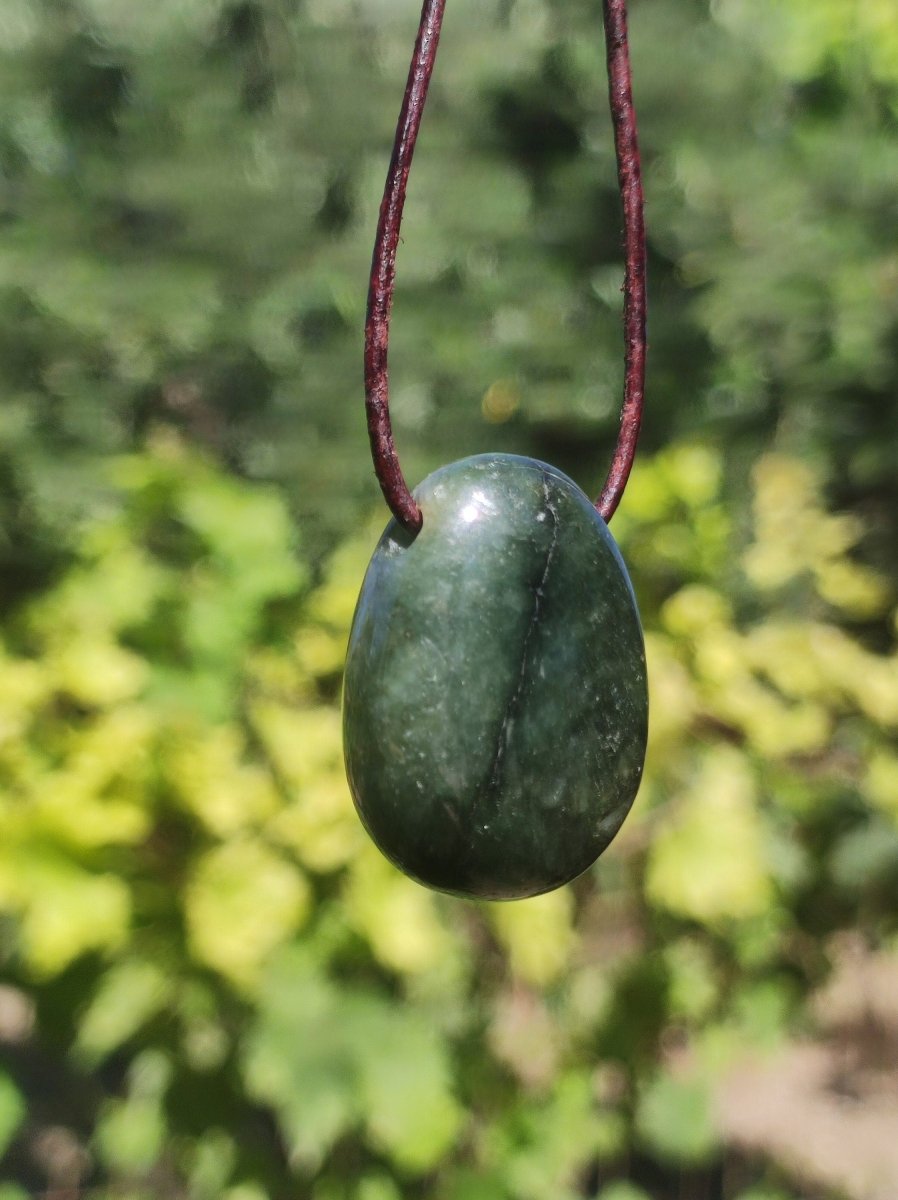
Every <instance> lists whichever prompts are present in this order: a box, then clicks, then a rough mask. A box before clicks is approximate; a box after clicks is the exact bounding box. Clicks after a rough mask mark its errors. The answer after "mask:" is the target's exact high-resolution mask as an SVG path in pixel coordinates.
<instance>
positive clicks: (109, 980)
mask: <svg viewBox="0 0 898 1200" xmlns="http://www.w3.org/2000/svg"><path fill="white" fill-rule="evenodd" d="M170 994H171V984H170V981H169V979H168V978H167V977H166V976H165V974H164V973H163V971H162V969H161V967H159V966H157V965H156V964H155V963H152V962H147V961H142V960H139V959H132V960H129V961H126V962H122V963H118V964H116V965H115V966H113V967H111V968H110V969H109V971H107V973H106V974H105V975H104V976H103V977H102V979H101V981H100V986H99V989H98V991H97V993H96V995H95V996H94V998H93V1000H92V1001H91V1003H90V1005H89V1007H88V1008H87V1011H86V1012H85V1013H84V1015H83V1016H82V1018H81V1021H80V1023H79V1026H78V1035H77V1038H76V1040H75V1051H76V1053H77V1054H79V1055H81V1056H82V1057H83V1058H84V1060H85V1062H87V1063H90V1064H96V1063H98V1062H100V1061H102V1060H103V1059H104V1058H105V1057H106V1056H107V1055H108V1054H110V1053H111V1052H112V1051H113V1050H117V1049H118V1047H119V1046H121V1045H122V1043H123V1042H126V1041H127V1040H128V1039H129V1038H130V1037H132V1036H133V1035H134V1034H135V1033H136V1032H137V1031H138V1030H139V1029H140V1027H141V1026H142V1025H143V1024H144V1023H145V1022H146V1021H147V1020H149V1018H150V1017H152V1016H154V1015H155V1014H156V1013H157V1012H159V1011H160V1009H162V1008H163V1007H164V1006H165V1004H166V1003H167V1001H168V999H169V996H170Z"/></svg>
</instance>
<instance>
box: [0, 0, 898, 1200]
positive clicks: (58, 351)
mask: <svg viewBox="0 0 898 1200" xmlns="http://www.w3.org/2000/svg"><path fill="white" fill-rule="evenodd" d="M418 7H419V5H418V2H417V0H243V2H238V0H155V2H154V3H152V4H144V5H141V4H133V3H129V2H128V0H0V225H2V227H0V388H2V402H0V481H2V482H0V566H2V579H3V587H2V594H0V611H2V620H3V626H2V642H0V658H2V662H0V963H2V968H0V970H2V984H0V1151H2V1152H3V1154H4V1157H3V1158H2V1161H0V1180H2V1182H0V1197H2V1200H23V1198H24V1197H26V1196H32V1195H42V1196H48V1197H54V1198H56V1200H74V1198H76V1197H80V1196H82V1195H89V1196H92V1197H96V1198H97V1200H101V1198H102V1200H107V1198H108V1200H156V1198H159V1200H163V1198H164V1200H168V1198H183V1200H218V1198H221V1200H287V1198H288V1197H289V1198H297V1197H298V1198H302V1200H306V1198H308V1200H423V1198H425V1197H426V1198H428V1200H429V1198H432V1200H575V1198H576V1197H584V1196H587V1197H600V1198H601V1200H821V1198H823V1197H827V1198H830V1197H832V1198H835V1197H848V1198H850V1200H894V1197H895V1195H896V1194H898V1158H896V1146H895V1138H894V1130H895V1128H896V1127H898V1083H896V1079H898V999H896V997H898V922H896V917H898V747H896V740H895V735H896V730H898V647H896V637H898V629H896V614H898V608H896V603H898V597H896V582H898V573H896V566H895V564H896V561H898V553H896V551H898V520H896V513H898V504H896V501H898V472H896V466H895V464H896V462H898V404H896V394H898V357H896V356H898V249H896V243H895V238H894V230H895V227H896V222H898V137H896V133H898V128H896V125H898V10H896V7H895V3H894V0H713V2H712V3H710V4H709V3H708V0H633V5H632V16H631V25H632V39H633V55H634V65H635V72H636V92H637V100H638V106H639V110H640V118H641V130H642V141H643V146H644V151H645V167H646V185H647V198H648V225H649V236H650V268H651V292H652V312H651V329H650V332H651V350H652V353H651V367H650V378H649V388H648V396H649V404H648V412H647V422H646V429H645V440H644V446H643V452H642V456H641V460H640V463H639V467H638V469H637V472H636V474H635V476H634V479H633V482H632V484H631V486H630V489H629V491H628V494H627V496H626V498H625V501H624V503H623V505H622V508H621V510H620V513H619V515H618V516H617V517H616V518H615V522H614V531H615V533H616V535H617V537H618V538H619V540H620V542H621V544H622V547H623V549H624V552H625V555H626V557H627V559H628V562H629V563H630V565H631V568H632V573H633V578H634V582H635V586H636V589H637V592H638V594H639V598H640V602H641V605H642V609H643V614H644V620H645V626H646V635H647V642H648V650H649V658H650V671H651V680H652V729H651V745H650V754H649V761H648V765H647V775H646V779H645V784H644V786H643V789H642V792H641V794H640V797H639V800H638V801H637V805H636V807H635V809H634V812H633V814H632V815H631V818H630V819H629V821H628V823H627V825H626V827H625V829H624V831H623V832H622V834H621V835H620V837H619V838H618V840H617V842H616V843H615V845H614V846H613V848H612V849H611V850H610V851H609V852H608V853H607V854H606V856H605V857H604V859H603V860H602V861H601V862H600V863H599V865H598V866H597V867H596V868H595V869H594V870H593V871H592V872H590V873H589V874H588V875H587V876H586V877H584V878H582V879H581V880H579V881H578V882H577V883H576V884H575V885H574V886H572V887H570V888H569V889H567V890H565V891H562V892H558V893H555V894H552V895H550V896H547V897H544V898H542V899H539V900H536V901H531V902H527V903H522V904H516V905H508V906H501V905H481V906H474V905H468V904H463V903H460V902H457V901H454V900H451V899H447V898H443V897H438V896H435V895H431V894H429V893H427V892H425V891H424V890H422V889H420V888H418V887H416V886H415V885H414V884H412V883H409V882H407V881H405V880H404V879H402V878H400V877H399V876H397V874H396V873H395V872H393V870H392V869H391V868H389V867H388V865H387V864H386V863H385V862H384V861H383V860H382V859H381V858H380V857H379V856H378V854H377V853H376V852H375V851H374V850H373V849H372V848H371V846H370V845H368V844H367V842H366V840H365V838H364V836H363V835H362V833H361V831H360V828H359V826H358V823H357V821H356V819H355V817H354V814H353V811H352V807H351V802H350V800H349V797H348V793H347V788H346V785H345V782H344V776H343V770H342V761H341V748H340V718H339V691H340V674H341V667H342V657H343V653H344V648H345V642H346V636H347V630H348V623H349V621H350V619H351V615H352V610H353V606H354V603H355V598H356V595H357V592H358V588H359V585H360V582H361V577H362V574H363V571H364V568H365V564H366V561H367V558H368V555H369V553H370V551H371V549H372V548H373V544H374V541H375V540H376V537H377V534H378V532H379V529H380V527H381V526H382V525H383V523H384V522H385V519H386V518H385V510H384V509H383V506H382V504H381V503H380V501H379V494H378V491H377V488H376V485H375V482H374V479H373V474H372V471H371V466H370V460H369V457H368V450H367V440H366V435H365V430H364V420H363V412H362V393H361V366H360V363H361V328H362V324H363V318H364V304H365V292H366V275H367V268H368V263H369V258H370V248H371V243H372V240H373V232H374V223H375V217H376V210H377V205H378V203H379V197H380V191H381V188H382V184H383V177H384V174H385V169H386V162H387V158H388V154H389V147H390V143H391V140H392V132H393V126H394V122H395V117H396V113H397V111H398V105H399V100H400V97H401V93H402V88H403V85H404V79H405V73H406V69H407V63H408V57H409V53H410V49H411V42H412V38H413V33H414V28H415V25H416V20H417V15H418ZM603 70H604V67H603V44H602V38H601V13H600V5H599V3H598V0H450V3H449V5H448V15H447V19H446V28H445V33H444V42H443V47H442V51H441V59H440V63H439V65H438V69H437V74H436V78H435V83H434V88H433V94H432V99H431V103H430V107H429V109H428V113H427V116H426V119H425V124H424V132H423V135H422V140H421V143H420V146H419V150H418V157H417V162H416V167H415V170H414V172H413V177H412V184H411V189H410V196H409V207H408V216H407V221H406V226H405V234H404V243H403V245H402V248H401V253H400V261H399V288H398V294H397V301H396V312H395V324H394V337H393V348H392V349H393V358H392V361H393V389H394V397H395V398H394V408H395V425H396V432H397V437H398V440H399V445H400V450H401V453H402V455H403V461H404V465H405V469H406V472H407V474H408V476H409V477H410V478H411V479H412V480H417V479H419V478H421V477H422V476H423V475H424V474H425V473H427V472H428V471H429V470H431V469H433V468H434V467H436V466H438V465H440V464H441V463H442V462H445V461H447V460H449V459H452V458H455V457H460V456H462V455H464V454H469V453H476V452H480V451H484V450H489V449H501V450H508V451H514V452H524V453H531V454H535V455H537V456H538V457H541V458H545V459H548V460H550V461H552V462H554V463H556V464H557V465H559V466H561V467H562V468H564V469H566V470H567V471H568V472H569V473H571V474H572V475H573V476H574V477H575V478H576V479H577V480H578V482H580V483H581V484H582V485H583V486H584V488H585V489H586V490H588V491H591V492H595V491H596V490H597V489H598V487H599V485H600V483H601V481H602V478H603V476H604V471H605V468H606V466H607V462H608V457H609V453H610V449H611V447H612V445H613V441H614V435H615V430H616V424H617V409H618V403H619V395H620V390H621V381H622V338H621V329H620V283H621V275H622V268H621V252H620V245H619V241H620V220H619V215H618V198H617V193H616V181H615V167H614V159H613V152H612V142H611V136H610V128H609V121H608V117H607V102H606V97H605V83H604V75H603Z"/></svg>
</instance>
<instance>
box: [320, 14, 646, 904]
mask: <svg viewBox="0 0 898 1200" xmlns="http://www.w3.org/2000/svg"><path fill="white" fill-rule="evenodd" d="M445 3H446V0H425V2H424V7H423V10H422V14H421V22H420V27H419V31H418V38H417V41H416V44H415V51H414V55H413V58H412V64H411V70H410V72H409V78H408V84H407V87H406V92H405V98H404V101H403V105H402V110H401V113H400V117H399V126H398V129H397V134H396V141H395V145H394V149H393V156H392V160H391V163H390V169H389V173H388V176H387V184H386V189H385V193H384V199H383V204H382V206H381V212H380V221H379V225H378V231H377V238H376V242H375V248H374V259H373V264H372V273H371V286H370V293H369V302H368V320H367V325H366V339H365V388H366V407H367V413H368V431H369V436H370V440H371V450H372V456H373V459H374V466H375V471H376V473H377V476H378V480H379V482H380V485H381V489H382V491H383V494H384V498H385V499H386V501H387V504H388V505H389V507H390V509H391V511H392V513H393V519H392V520H391V521H390V523H389V525H388V526H387V528H386V530H385V532H384V534H383V536H382V537H381V539H380V542H379V543H378V546H377V548H376V549H375V551H374V555H373V557H372V560H371V563H370V565H369V567H368V571H367V574H366V576H365V581H364V584H363V586H362V591H361V595H360V597H359V602H358V606H357V608H356V614H355V617H354V620H353V625H352V632H351V634H350V640H349V649H348V653H347V659H346V671H345V678H344V694H343V729H344V749H345V758H346V769H347V776H348V779H349V784H350V789H351V791H352V795H353V798H354V800H355V804H356V808H357V810H358V813H359V816H360V817H361V820H362V822H363V824H364V825H365V827H366V829H367V830H368V832H369V833H370V835H371V837H372V838H373V840H374V841H375V842H376V844H377V845H378V846H379V847H380V849H381V850H382V851H383V853H384V854H386V856H387V857H388V858H390V859H391V860H392V861H393V862H394V863H395V864H396V865H397V866H398V867H400V868H401V869H402V870H404V871H405V872H406V873H407V874H409V875H411V876H412V878H414V879H416V880H418V881H419V882H420V883H423V884H426V885H427V886H430V887H434V888H437V889H439V890H441V891H446V892H450V893H453V894H455V895H460V896H466V897H473V898H481V899H497V900H498V899H507V900H510V899H519V898H522V897H525V896H534V895H538V894H540V893H541V892H546V891H550V890H551V889H553V888H556V887H560V886H561V885H562V884H565V883H567V882H569V881H570V880H572V879H574V878H576V877H577V876H578V875H580V874H581V873H582V872H583V871H585V870H586V869H587V868H588V867H589V866H591V865H592V863H593V862H595V860H596V858H598V856H599V855H600V854H601V853H602V851H603V850H604V849H605V848H606V846H607V845H608V844H609V843H610V842H611V840H612V838H613V837H614V836H615V834H616V833H617V831H618V829H619V828H620V826H621V824H622V822H623V820H624V818H625V816H626V815H627V812H628V811H629V809H630V806H631V805H632V802H633V800H634V798H635V796H636V792H637V790H638V787H639V782H640V779H641V776H642V767H643V761H644V757H645V746H646V735H647V726H648V702H647V683H646V666H645V653H644V648H643V639H642V629H641V625H640V621H639V613H638V609H637V606H636V598H635V595H634V593H633V588H632V585H631V584H630V580H629V577H628V575H627V571H626V567H625V565H624V562H623V559H622V558H621V555H620V552H619V551H618V549H617V546H616V544H615V542H614V539H613V538H612V536H611V534H610V532H609V531H608V527H607V522H608V521H609V520H610V519H611V517H612V515H613V514H614V512H615V511H616V509H617V506H618V503H619V501H620V499H621V496H622V495H623V492H624V489H625V487H626V484H627V479H628V478H629V474H630V469H631V467H632V464H633V458H634V456H635V451H636V442H637V439H638V435H639V427H640V422H641V415H642V404H643V393H644V379H645V348H646V338H645V312H646V293H645V230H644V224H643V195H642V182H641V167H640V158H639V148H638V142H637V134H636V118H635V111H634V107H633V100H632V88H631V80H630V61H629V49H628V42H627V14H626V0H603V8H604V20H605V39H606V49H607V60H608V75H609V93H610V100H611V112H612V119H613V124H614V132H615V147H616V151H617V161H618V178H619V182H620V188H621V196H622V201H623V208H624V218H625V249H626V279H625V286H624V332H625V343H626V382H625V391H624V404H623V410H622V415H621V426H620V434H619V438H618V443H617V448H616V450H615V454H614V459H613V463H612V467H611V470H610V472H609V475H608V479H607V481H606V483H605V486H604V488H603V490H602V494H601V496H600V497H599V499H598V501H597V502H596V504H595V505H593V504H592V502H591V501H590V500H589V499H588V498H587V496H586V495H585V494H584V493H583V492H582V491H581V490H580V488H579V487H578V486H577V485H576V484H575V483H574V482H573V481H572V480H571V479H569V478H568V477H567V476H566V475H564V474H563V473H562V472H561V471H559V470H557V469H556V468H555V467H552V466H549V465H548V464H546V463H542V462H538V461H537V460H535V459H530V458H524V457H520V456H518V455H511V454H483V455H478V456H476V457H473V458H468V459H464V460H462V461H460V462H457V463H452V464H450V465H448V466H445V467H442V468H440V469H439V470H437V471H435V472H434V473H433V474H432V475H430V476H428V478H427V479H425V480H424V482H423V483H421V484H420V485H419V486H418V487H417V488H416V489H415V492H414V493H412V492H411V491H410V490H409V488H408V486H407V485H406V482H405V479H404V477H403V474H402V470H401V468H400V465H399V459H398V455H397V453H396V448H395V444H394V441H393V435H392V430H391V424H390V414H389V381H388V371H387V352H388V343H389V328H390V313H391V309H392V299H393V288H394V282H395V265H396V251H397V247H398V244H399V234H400V228H401V222H402V211H403V207H404V203H405V194H406V187H407V183H408V176H409V170H410V167H411V162H412V157H413V154H414V148H415V143H416V140H417V136H418V131H419V129H420V124H421V118H422V115H423V110H424V104H425V101H426V98H427V92H428V88H429V85H430V79H431V76H432V73H433V68H434V64H435V61H436V53H437V47H438V44H439V36H440V30H441V27H442V20H443V13H444V10H445Z"/></svg>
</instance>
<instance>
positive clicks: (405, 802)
mask: <svg viewBox="0 0 898 1200" xmlns="http://www.w3.org/2000/svg"><path fill="white" fill-rule="evenodd" d="M415 499H416V500H417V502H418V504H419V505H420V507H421V511H422V513H423V517H424V525H423V528H422V529H421V531H420V533H419V534H418V535H417V536H415V537H413V536H411V535H410V534H408V533H407V532H406V531H405V530H404V529H403V528H402V526H401V525H399V524H398V523H397V522H396V521H395V520H394V521H391V522H390V524H389V525H388V526H387V529H386V530H385V532H384V534H383V536H382V538H381V539H380V542H379V543H378V546H377V548H376V550H375V552H374V556H373V558H372V560H371V564H370V566H369V567H368V572H367V574H366V576H365V582H364V584H363V587H362V592H361V595H360V597H359V602H358V607H357V609H356V613H355V618H354V620H353V625H352V633H351V635H350V640H349V650H348V656H347V661H346V673H345V685H344V695H343V729H344V746H345V755H346V770H347V775H348V778H349V784H350V788H351V790H352V795H353V798H354V800H355V804H356V807H357V809H358V812H359V816H360V817H361V820H362V822H363V824H364V825H365V827H366V829H367V830H368V832H369V833H370V835H371V837H372V838H373V839H374V841H375V842H376V844H377V845H378V846H379V847H380V849H381V850H382V851H383V853H384V854H385V855H386V856H387V857H388V858H389V859H391V860H392V861H393V862H394V863H395V864H396V865H397V866H398V867H400V868H401V869H402V870H403V871H405V872H406V873H407V874H408V875H410V876H412V878H414V879H416V880H418V881H419V882H420V883H423V884H426V885H427V886H429V887H432V888H437V889H439V890H440V891H444V892H451V893H453V894H455V895H459V896H467V897H476V898H480V899H492V900H510V899H517V898H521V897H525V896H535V895H538V894H540V893H541V892H547V891H550V890H551V889H553V888H557V887H560V886H561V885H562V884H564V883H567V882H569V881H570V880H572V879H574V878H576V876H578V875H579V874H581V872H583V871H585V870H586V869H587V868H588V867H589V866H590V865H591V864H592V863H593V862H595V860H596V858H598V856H599V855H600V854H601V853H602V851H603V850H604V849H605V847H606V846H607V845H608V844H609V842H610V841H611V840H612V838H613V837H614V835H615V834H616V833H617V831H618V829H619V828H620V826H621V823H622V822H623V820H624V817H625V816H626V815H627V812H628V810H629V808H630V806H631V804H632V802H633V799H634V797H635V795H636V792H637V789H638V787H639V781H640V778H641V775H642V767H643V761H644V757H645V745H646V733H647V724H648V701H647V688H646V667H645V651H644V646H643V638H642V629H641V626H640V621H639V613H638V610H637V607H636V599H635V596H634V594H633V588H632V586H631V584H630V580H629V577H628V575H627V571H626V567H625V566H624V563H623V560H622V558H621V556H620V553H619V551H618V549H617V546H616V544H615V542H614V539H613V538H612V537H611V534H610V533H609V532H608V528H607V526H606V525H605V522H604V521H603V520H602V518H601V517H600V516H599V515H598V513H597V512H596V510H595V509H594V508H593V506H592V504H591V502H590V500H589V499H588V497H587V496H586V495H585V494H584V493H583V492H582V491H581V490H580V488H578V487H577V485H576V484H575V483H573V482H572V480H570V479H569V478H568V477H567V476H566V475H564V474H563V473H562V472H561V471H558V470H556V469H555V468H554V467H550V466H547V465H546V464H545V463H541V462H537V461H535V460H534V459H530V458H521V457H518V456H516V455H508V454H484V455H479V456H477V457H475V458H468V459H464V460H462V461H461V462H457V463H453V464H451V465H449V466H446V467H442V468H441V469H440V470H438V471H435V472H434V473H433V474H432V475H430V476H429V477H428V478H427V479H426V480H425V481H424V482H423V483H422V484H421V485H420V486H419V487H418V488H417V489H416V491H415Z"/></svg>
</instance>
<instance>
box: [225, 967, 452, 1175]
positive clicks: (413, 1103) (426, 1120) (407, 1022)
mask: <svg viewBox="0 0 898 1200" xmlns="http://www.w3.org/2000/svg"><path fill="white" fill-rule="evenodd" d="M244 1071H245V1075H246V1080H247V1086H248V1088H249V1090H250V1092H251V1093H252V1094H253V1095H255V1096H256V1097H258V1098H259V1099H261V1100H265V1101H267V1102H268V1103H270V1104H272V1105H273V1106H274V1108H275V1110H276V1111H277V1113H278V1116H279V1120H280V1125H281V1129H282V1131H283V1134H284V1137H285V1139H286V1141H287V1143H288V1145H289V1147H290V1149H291V1153H292V1154H293V1156H294V1157H295V1158H296V1159H298V1160H299V1161H302V1162H304V1163H306V1164H308V1165H310V1166H312V1165H315V1164H317V1163H319V1162H320V1161H321V1159H322V1157H323V1156H324V1154H325V1153H326V1152H327V1151H328V1150H329V1149H330V1147H331V1146H332V1145H333V1144H334V1142H335V1141H336V1139H337V1138H338V1137H339V1136H340V1135H341V1134H342V1133H344V1132H345V1131H346V1130H347V1129H349V1128H351V1127H352V1126H354V1125H364V1127H365V1129H366V1132H367V1137H368V1140H369V1141H370V1143H371V1145H372V1146H373V1147H376V1148H377V1149H378V1150H380V1151H382V1152H384V1153H386V1154H387V1155H388V1156H389V1157H390V1158H392V1159H393V1161H394V1162H395V1163H396V1164H397V1165H399V1166H401V1167H402V1168H404V1169H405V1170H409V1171H413V1172H418V1171H424V1170H427V1169H429V1168H430V1167H432V1166H434V1165H435V1164H436V1163H437V1162H438V1161H439V1160H440V1159H441V1157H442V1156H443V1155H444V1154H445V1153H446V1152H447V1150H448V1149H449V1148H450V1146H451V1145H452V1143H453V1142H454V1140H455V1138H456V1136H457V1134H458V1131H459V1129H460V1124H461V1112H460V1110H459V1107H458V1104H457V1103H456V1101H455V1099H454V1097H453V1095H452V1091H451V1082H452V1080H451V1073H450V1070H449V1062H448V1057H447V1053H446V1048H445V1045H444V1043H443V1040H442V1039H441V1037H440V1036H439V1034H438V1033H437V1032H436V1031H435V1030H434V1029H433V1028H432V1027H431V1026H430V1024H429V1023H428V1022H427V1021H426V1020H425V1019H424V1018H423V1016H422V1015H421V1014H418V1013H415V1012H413V1011H404V1010H402V1009H396V1008H395V1007H394V1006H393V1005H391V1004H389V1003H388V1002H387V1001H386V1000H385V999H383V998H382V997H380V996H378V995H377V994H376V993H374V992H371V991H367V990H361V989H349V988H347V987H343V988H341V989H340V990H337V989H336V988H335V987H334V985H333V984H332V983H331V982H330V981H329V980H327V979H326V977H325V976H323V975H322V974H321V973H320V971H319V970H317V969H316V968H315V967H314V966H313V965H312V964H311V962H310V961H309V960H308V958H307V956H306V955H305V954H304V953H303V952H300V951H298V950H291V951H286V952H283V953H282V954H280V955H279V956H278V960H277V962H276V963H275V964H273V969H272V970H271V971H270V972H269V973H268V974H267V976H266V980H265V985H264V988H263V990H262V999H261V1005H260V1012H259V1019H258V1021H257V1024H256V1026H255V1028H254V1030H253V1031H252V1033H251V1035H250V1037H249V1039H248V1041H247V1047H246V1055H245V1059H244Z"/></svg>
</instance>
